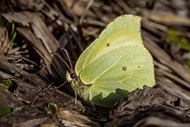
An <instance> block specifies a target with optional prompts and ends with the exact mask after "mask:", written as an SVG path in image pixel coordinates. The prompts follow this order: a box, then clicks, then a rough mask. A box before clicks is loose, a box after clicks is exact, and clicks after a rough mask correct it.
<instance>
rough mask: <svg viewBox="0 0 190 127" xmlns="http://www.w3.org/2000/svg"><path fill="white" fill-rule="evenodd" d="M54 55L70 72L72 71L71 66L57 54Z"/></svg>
mask: <svg viewBox="0 0 190 127" xmlns="http://www.w3.org/2000/svg"><path fill="white" fill-rule="evenodd" d="M54 55H56V56H57V57H59V58H60V59H61V60H62V62H63V63H64V64H65V65H66V66H67V68H68V69H69V70H70V71H71V70H72V66H69V65H68V64H67V62H66V61H65V60H64V59H63V58H62V57H61V56H60V55H59V54H58V53H55V54H54Z"/></svg>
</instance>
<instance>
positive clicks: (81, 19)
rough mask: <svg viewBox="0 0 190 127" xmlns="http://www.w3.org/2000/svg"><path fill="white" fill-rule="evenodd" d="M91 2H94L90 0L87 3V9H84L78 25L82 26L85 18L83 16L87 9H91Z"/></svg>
mask: <svg viewBox="0 0 190 127" xmlns="http://www.w3.org/2000/svg"><path fill="white" fill-rule="evenodd" d="M93 2H94V0H90V1H89V3H88V5H87V7H86V8H85V11H84V13H83V15H82V16H81V18H80V21H79V23H80V24H82V22H83V20H84V17H85V15H86V13H87V11H88V9H89V8H90V7H91V5H92V4H93Z"/></svg>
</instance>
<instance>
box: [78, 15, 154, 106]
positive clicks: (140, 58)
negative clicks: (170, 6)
mask: <svg viewBox="0 0 190 127" xmlns="http://www.w3.org/2000/svg"><path fill="white" fill-rule="evenodd" d="M75 71H76V74H77V75H78V76H79V77H80V79H81V81H82V83H83V84H91V86H90V87H88V88H85V89H83V88H80V89H79V91H80V96H81V97H83V98H84V100H86V101H90V102H92V103H94V104H97V105H101V106H104V107H109V106H113V104H114V103H115V102H116V101H118V100H120V99H123V98H124V97H126V95H127V94H128V93H129V92H131V91H133V90H135V89H137V88H142V87H143V86H144V85H147V86H154V85H155V79H154V67H153V59H152V56H151V55H150V53H149V52H148V51H147V50H146V48H145V47H144V46H143V44H142V39H141V36H140V17H137V16H132V15H124V16H120V17H118V18H116V19H115V20H114V21H113V22H111V23H110V24H109V25H108V26H107V27H106V29H105V30H104V31H103V32H102V33H101V34H100V36H99V38H98V39H96V40H95V41H94V42H93V43H92V44H91V45H90V46H89V47H88V48H87V49H86V50H85V51H84V52H83V53H82V54H81V56H80V57H79V59H78V61H77V63H76V66H75ZM75 84H76V83H75ZM78 86H81V85H78Z"/></svg>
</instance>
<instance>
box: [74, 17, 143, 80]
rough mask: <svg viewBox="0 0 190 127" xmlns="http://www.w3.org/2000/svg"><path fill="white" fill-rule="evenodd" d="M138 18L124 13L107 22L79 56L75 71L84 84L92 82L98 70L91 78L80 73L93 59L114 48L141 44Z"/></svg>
mask: <svg viewBox="0 0 190 127" xmlns="http://www.w3.org/2000/svg"><path fill="white" fill-rule="evenodd" d="M140 20H141V18H140V17H138V16H132V15H124V16H120V17H118V18H116V19H115V20H114V21H113V22H111V23H110V24H108V26H107V27H106V29H104V31H103V32H102V33H101V34H100V36H99V38H97V39H96V40H95V41H94V42H93V43H92V44H91V45H90V46H89V47H88V48H87V49H86V50H85V51H84V52H83V53H82V54H81V56H80V57H79V59H78V61H77V63H76V65H75V72H76V74H77V75H79V76H80V77H81V80H82V81H83V82H84V83H85V84H89V83H92V81H93V80H94V79H96V77H97V75H99V72H97V73H94V72H93V74H92V75H94V76H91V78H86V77H85V76H84V75H81V73H82V71H83V70H84V69H85V68H86V67H87V66H88V65H89V64H90V63H92V62H93V61H94V60H96V59H98V58H99V57H101V56H103V55H104V54H107V53H108V52H111V51H113V50H114V49H115V48H118V47H122V46H127V45H142V41H141V37H140V29H139V28H140Z"/></svg>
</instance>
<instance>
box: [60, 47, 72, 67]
mask: <svg viewBox="0 0 190 127" xmlns="http://www.w3.org/2000/svg"><path fill="white" fill-rule="evenodd" d="M62 50H63V51H64V52H65V54H66V56H67V58H68V60H69V65H70V68H71V69H73V65H72V63H71V59H70V57H69V53H68V52H67V50H66V49H63V48H62Z"/></svg>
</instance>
